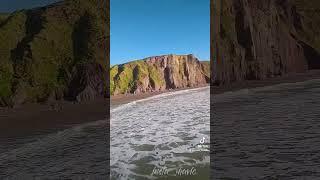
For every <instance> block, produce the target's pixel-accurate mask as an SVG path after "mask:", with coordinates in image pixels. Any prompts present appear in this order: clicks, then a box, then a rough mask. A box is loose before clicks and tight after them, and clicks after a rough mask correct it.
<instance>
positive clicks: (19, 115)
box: [0, 70, 320, 138]
mask: <svg viewBox="0 0 320 180" xmlns="http://www.w3.org/2000/svg"><path fill="white" fill-rule="evenodd" d="M317 78H320V71H319V70H314V71H309V72H308V73H303V74H291V75H287V76H283V77H276V78H271V79H266V80H262V81H258V80H256V81H244V82H238V83H233V84H231V85H228V86H219V87H217V86H212V87H211V88H212V90H213V92H214V94H221V93H224V92H227V91H236V90H240V89H244V88H255V87H262V86H270V85H274V84H280V83H292V82H299V81H306V80H309V79H317ZM184 89H188V88H184ZM184 89H176V90H168V91H162V92H150V93H144V94H138V95H118V96H112V97H111V98H110V104H109V99H101V100H96V101H94V102H89V103H83V104H74V103H71V102H60V103H56V104H58V105H52V104H49V103H47V104H42V105H39V104H28V105H24V106H23V107H19V108H13V109H10V108H0V119H1V126H0V138H14V137H23V136H29V135H33V134H43V133H50V132H54V131H57V130H60V129H66V128H69V127H72V126H74V125H77V124H82V123H86V122H91V121H97V120H102V119H107V117H108V114H109V110H108V109H109V107H110V106H111V107H112V106H118V105H121V104H125V103H129V102H131V101H134V100H139V99H144V98H148V97H151V96H154V95H158V94H162V93H166V92H173V91H178V90H184ZM109 105H110V106H109Z"/></svg>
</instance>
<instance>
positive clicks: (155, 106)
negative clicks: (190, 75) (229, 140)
mask: <svg viewBox="0 0 320 180" xmlns="http://www.w3.org/2000/svg"><path fill="white" fill-rule="evenodd" d="M209 91H210V88H209V87H205V88H198V89H192V90H183V91H178V92H173V93H165V94H161V95H157V96H154V97H151V98H147V99H144V100H138V101H135V102H132V103H130V104H126V105H123V106H120V107H116V108H113V109H111V144H110V147H111V148H110V157H111V164H110V165H111V179H161V178H162V179H166V178H169V179H199V178H200V179H209V171H210V170H209V163H210V157H209V156H210V155H209V142H210V136H209V135H210V134H209V133H210V98H209V97H210V92H209ZM201 140H204V141H201ZM200 141H201V142H200ZM201 145H202V146H201ZM165 168H167V173H166V174H157V173H153V172H155V170H157V169H165ZM180 168H182V169H185V170H187V169H189V170H190V169H192V168H194V169H195V171H194V172H196V173H193V174H191V175H190V174H188V175H185V174H179V173H177V171H178V172H179V169H180Z"/></svg>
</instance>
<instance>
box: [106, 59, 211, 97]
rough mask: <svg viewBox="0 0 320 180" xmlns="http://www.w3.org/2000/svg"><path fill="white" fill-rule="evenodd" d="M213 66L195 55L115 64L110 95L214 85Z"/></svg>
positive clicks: (111, 73)
mask: <svg viewBox="0 0 320 180" xmlns="http://www.w3.org/2000/svg"><path fill="white" fill-rule="evenodd" d="M209 64H210V63H209V61H199V60H198V59H197V58H196V57H195V56H193V55H164V56H154V57H149V58H145V59H142V60H137V61H133V62H129V63H126V64H121V65H115V66H113V67H111V70H110V92H111V94H112V95H117V94H126V93H134V94H136V93H144V92H153V91H162V90H167V89H177V88H186V87H197V86H201V85H205V84H207V83H209V82H210V65H209Z"/></svg>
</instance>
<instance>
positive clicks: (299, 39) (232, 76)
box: [211, 0, 320, 84]
mask: <svg viewBox="0 0 320 180" xmlns="http://www.w3.org/2000/svg"><path fill="white" fill-rule="evenodd" d="M211 2H212V3H211V15H212V18H211V31H212V36H211V37H212V39H211V43H212V46H211V58H212V60H213V63H212V69H214V70H213V71H212V77H213V78H212V83H213V84H224V83H230V82H233V81H241V80H259V79H265V78H269V77H274V76H282V75H284V74H288V73H296V72H306V71H307V70H308V69H313V68H319V67H320V66H319V63H320V59H319V57H320V56H319V54H320V53H319V52H320V46H319V45H320V39H319V38H320V34H319V32H320V31H319V28H318V24H319V20H320V18H319V17H320V16H319V7H320V6H319V2H317V1H314V3H315V5H314V6H312V5H311V4H309V2H308V1H307V0H268V1H258V0H212V1H211ZM307 4H309V5H307ZM307 6H309V8H307ZM310 7H313V8H310ZM315 7H317V8H315ZM310 12H311V13H310ZM311 14H312V15H311Z"/></svg>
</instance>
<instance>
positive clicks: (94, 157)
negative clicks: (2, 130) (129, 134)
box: [0, 120, 109, 180]
mask: <svg viewBox="0 0 320 180" xmlns="http://www.w3.org/2000/svg"><path fill="white" fill-rule="evenodd" d="M106 125H107V123H106V121H105V120H101V121H96V122H92V123H88V124H82V125H77V126H75V127H72V128H70V129H66V130H63V131H58V132H56V133H51V134H43V135H36V136H31V137H24V138H23V139H10V140H7V142H5V143H4V142H1V143H0V179H10V180H11V179H106V176H107V168H106V167H107V165H108V164H107V162H108V160H109V158H108V156H107V153H108V152H107V147H108V146H107V143H106V136H107V132H106V129H107V126H106Z"/></svg>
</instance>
